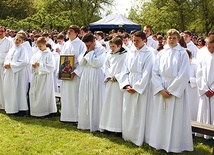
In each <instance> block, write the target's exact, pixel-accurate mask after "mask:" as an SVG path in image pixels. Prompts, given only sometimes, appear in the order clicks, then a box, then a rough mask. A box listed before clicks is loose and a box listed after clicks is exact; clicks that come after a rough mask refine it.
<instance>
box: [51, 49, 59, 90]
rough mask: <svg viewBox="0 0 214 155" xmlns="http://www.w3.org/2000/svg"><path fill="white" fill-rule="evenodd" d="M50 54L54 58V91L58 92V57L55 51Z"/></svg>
mask: <svg viewBox="0 0 214 155" xmlns="http://www.w3.org/2000/svg"><path fill="white" fill-rule="evenodd" d="M52 54H53V58H54V72H53V80H54V91H55V92H58V72H59V63H60V55H59V53H57V52H56V51H53V52H52Z"/></svg>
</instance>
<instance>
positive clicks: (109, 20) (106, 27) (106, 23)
mask: <svg viewBox="0 0 214 155" xmlns="http://www.w3.org/2000/svg"><path fill="white" fill-rule="evenodd" d="M89 29H90V31H92V32H94V31H104V32H109V31H111V30H112V29H115V30H118V29H123V30H125V31H126V32H128V33H130V31H132V30H141V25H140V24H136V23H134V22H132V21H131V20H129V19H127V18H126V17H125V16H123V15H121V14H110V15H108V16H106V17H105V18H103V19H100V20H98V21H96V22H94V23H91V24H89Z"/></svg>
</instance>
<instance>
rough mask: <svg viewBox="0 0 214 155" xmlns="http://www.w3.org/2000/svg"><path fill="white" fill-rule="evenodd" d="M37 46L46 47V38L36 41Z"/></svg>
mask: <svg viewBox="0 0 214 155" xmlns="http://www.w3.org/2000/svg"><path fill="white" fill-rule="evenodd" d="M36 44H43V45H45V44H46V40H45V38H44V37H39V38H38V39H37V41H36Z"/></svg>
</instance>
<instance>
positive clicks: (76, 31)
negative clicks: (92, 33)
mask: <svg viewBox="0 0 214 155" xmlns="http://www.w3.org/2000/svg"><path fill="white" fill-rule="evenodd" d="M69 29H72V30H74V32H75V33H78V34H79V33H80V28H79V26H77V25H71V26H70V27H69Z"/></svg>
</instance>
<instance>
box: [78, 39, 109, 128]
mask: <svg viewBox="0 0 214 155" xmlns="http://www.w3.org/2000/svg"><path fill="white" fill-rule="evenodd" d="M105 58H106V51H105V48H104V47H103V46H102V45H101V44H100V43H99V42H96V45H95V49H94V50H92V51H90V52H89V53H87V54H86V55H84V56H80V57H79V59H80V65H82V66H83V72H82V75H81V79H80V87H79V92H80V93H79V109H78V116H79V118H78V126H77V128H78V129H90V131H91V132H92V131H97V130H99V123H100V114H101V109H102V104H103V100H104V89H105V88H104V73H103V68H102V67H103V64H104V61H105Z"/></svg>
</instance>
